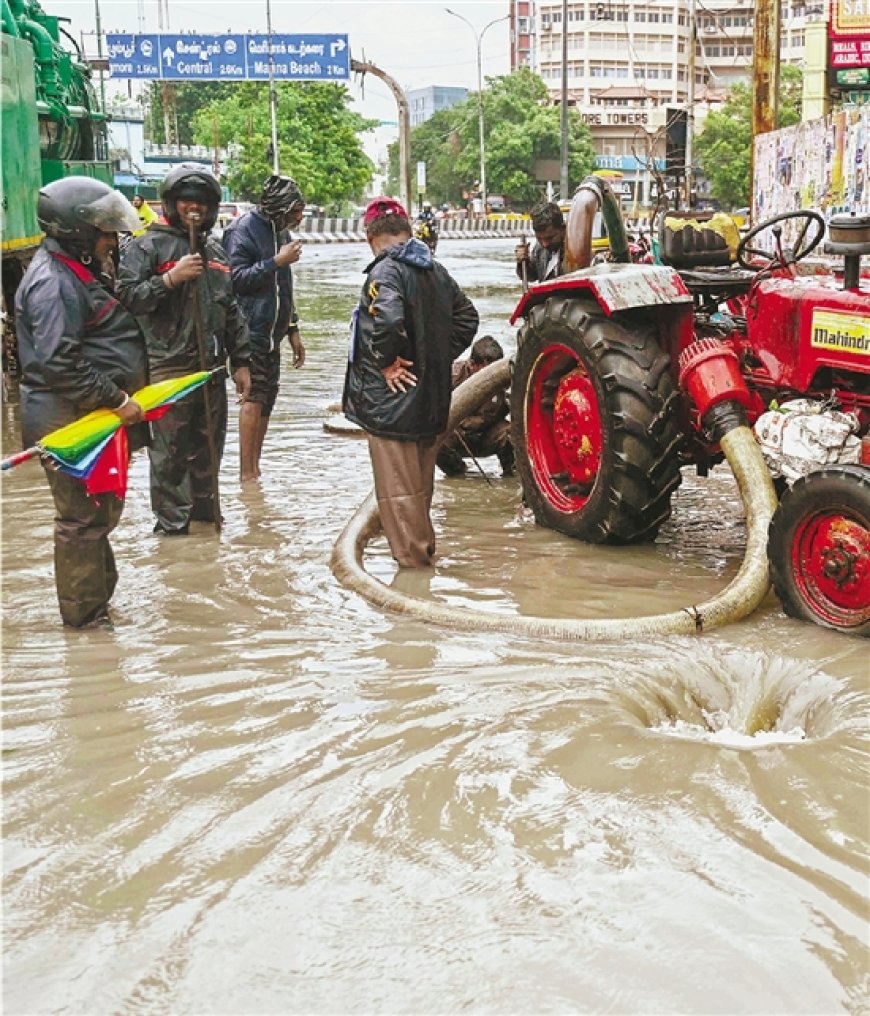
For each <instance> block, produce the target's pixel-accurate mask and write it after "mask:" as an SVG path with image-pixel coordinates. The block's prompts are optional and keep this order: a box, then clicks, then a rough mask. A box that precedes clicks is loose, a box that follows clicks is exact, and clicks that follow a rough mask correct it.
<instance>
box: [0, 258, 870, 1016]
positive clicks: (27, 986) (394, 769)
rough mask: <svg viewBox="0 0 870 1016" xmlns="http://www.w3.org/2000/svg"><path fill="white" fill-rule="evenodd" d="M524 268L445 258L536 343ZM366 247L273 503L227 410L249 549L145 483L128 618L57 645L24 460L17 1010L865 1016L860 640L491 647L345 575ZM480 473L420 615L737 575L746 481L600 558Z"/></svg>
mask: <svg viewBox="0 0 870 1016" xmlns="http://www.w3.org/2000/svg"><path fill="white" fill-rule="evenodd" d="M512 247H513V241H511V240H489V241H479V242H467V241H453V242H451V241H444V242H443V243H442V245H441V249H440V250H439V256H441V257H442V258H443V261H444V263H445V264H446V265H447V266H448V268H449V269H450V270H451V271H452V272H453V274H454V275H455V276H456V278H457V279H458V280H459V282H460V284H462V285H463V287H464V288H465V289H466V290H467V292H468V293H469V295H470V296H471V297H472V299H473V300H474V301H475V303H476V304H477V306H478V308H479V309H480V312H481V318H482V329H481V334H485V333H489V334H492V335H494V336H495V337H496V338H498V339H499V340H500V341H501V342H502V344H503V345H504V346H505V348H506V349H507V350H508V351H512V350H513V349H514V348H515V338H514V330H513V329H512V328H511V327H510V325H509V324H508V321H507V318H508V315H509V313H510V309H511V307H512V306H513V304H514V303H515V301H516V299H517V296H518V290H519V287H518V283H517V281H516V279H515V277H514V275H513V269H512ZM366 250H367V249H366V248H364V246H363V245H362V244H341V245H328V246H313V245H308V246H306V248H305V251H304V255H303V260H302V262H301V263H300V265H299V267H298V268H297V269H296V271H295V275H296V280H297V287H298V297H299V309H300V315H301V320H302V330H303V336H304V340H305V343H306V346H307V350H308V362H307V363H306V365H305V367H304V369H302V370H301V371H295V372H294V371H293V370H292V369H291V368H290V367H289V366H288V365H286V364H285V372H284V376H283V385H282V393H281V395H280V397H279V403H278V406H277V409H276V413H275V415H274V417H273V423H272V427H271V429H270V431H269V434H268V437H267V445H266V451H265V455H264V477H263V481H262V483H261V484H260V485H259V486H255V487H252V488H247V489H245V490H240V488H239V486H238V483H237V481H236V476H237V472H238V455H237V451H238V449H237V440H236V431H235V410H233V423H232V425H231V431H230V441H229V446H228V450H227V455H226V457H225V460H224V468H223V473H222V491H223V510H224V515H225V517H226V525H225V528H224V531H223V533H222V534H221V535H220V537H217V536H216V534H215V533H214V531H213V530H212V529H211V528H210V527H208V526H205V525H203V524H194V526H193V527H192V531H191V535H190V536H189V537H188V538H186V539H173V540H165V539H164V540H161V539H160V538H158V537H157V536H154V535H152V532H151V514H150V510H149V504H148V493H147V467H146V461H145V458H144V456H143V455H139V456H137V457H136V459H135V460H134V464H133V467H132V474H131V490H130V494H129V497H128V500H127V508H126V512H125V515H124V518H123V519H122V522H121V525H120V527H119V528H118V530H117V531H116V534H115V536H114V538H113V545H114V548H115V554H116V557H117V560H118V565H119V569H120V582H119V585H118V589H117V592H116V595H115V598H114V601H113V613H114V619H115V628H114V630H113V631H96V632H94V631H89V632H74V631H65V630H63V629H62V628H61V627H60V624H59V619H58V616H57V609H56V603H55V598H54V587H53V580H52V543H51V533H52V507H51V501H50V498H49V495H48V491H47V487H46V485H45V483H44V481H43V479H42V474H41V469H40V467H39V466H38V465H36V464H34V463H28V464H27V465H24V466H20V467H18V468H17V469H15V470H13V471H11V472H10V473H6V474H4V475H3V480H2V490H3V531H2V565H3V677H2V694H3V698H2V707H3V755H2V758H3V918H2V919H3V929H2V930H3V989H2V991H3V999H2V1001H3V1011H4V1012H5V1013H7V1014H24V1013H28V1014H29V1013H34V1014H49V1013H51V1014H115V1013H129V1014H137V1016H139V1014H165V1013H180V1014H187V1013H201V1014H222V1013H233V1014H236V1013H238V1014H242V1013H276V1014H277V1013H448V1012H458V1011H463V1012H472V1013H530V1014H531V1013H544V1012H547V1013H577V1012H584V1013H585V1012H589V1013H625V1014H634V1013H664V1014H672V1013H759V1014H761V1013H768V1014H769V1013H782V1014H798V1013H811V1014H829V1013H867V1012H868V1011H870V1009H868V998H870V977H868V973H870V971H868V951H867V946H868V865H867V852H866V851H867V835H868V831H870V812H868V781H867V771H868V769H867V763H868V747H870V737H868V723H867V720H868V702H870V688H868V677H870V674H868V643H867V641H866V640H861V639H857V638H851V637H847V636H843V635H838V634H836V633H832V632H828V631H825V630H823V629H821V628H817V627H813V626H811V625H806V624H802V623H799V622H796V621H791V620H789V619H787V618H786V617H784V615H783V614H782V612H781V611H780V609H779V606H778V604H777V603H776V601H775V599H774V598H773V597H772V596H769V597H768V598H767V599H766V600H765V602H764V604H763V606H762V608H761V609H760V610H759V611H758V612H757V613H756V614H755V615H754V616H752V617H751V618H749V619H747V620H745V621H743V622H741V623H739V624H735V625H733V626H731V627H727V628H724V629H721V630H719V631H716V632H713V633H710V634H707V635H704V636H703V637H700V638H697V639H694V638H687V637H686V638H683V637H680V638H660V639H652V640H647V641H639V640H635V641H630V642H625V643H618V644H582V643H580V644H578V643H560V642H556V641H535V640H531V639H528V638H521V637H518V636H514V635H507V634H505V635H494V634H476V633H462V632H456V631H447V630H441V629H438V628H435V627H430V626H427V625H425V624H423V623H421V622H415V621H412V620H407V619H403V618H400V617H398V616H391V615H389V614H385V613H383V612H381V611H379V610H377V609H375V608H373V607H370V606H369V605H368V604H367V603H366V602H365V601H363V600H362V599H360V598H359V597H358V596H356V595H355V594H353V593H350V592H348V591H346V590H344V589H342V588H341V587H340V586H339V585H338V584H337V583H336V581H335V580H334V578H333V576H332V574H331V573H330V570H329V556H330V552H331V549H332V546H333V543H334V541H335V539H336V537H337V536H338V534H339V533H340V531H341V529H342V528H343V526H344V524H345V522H346V521H347V519H348V518H349V517H350V516H351V514H352V513H353V511H354V509H355V508H356V507H357V506H358V504H359V503H360V502H361V501H362V500H363V499H364V497H365V496H366V494H367V492H368V490H369V487H370V467H369V462H368V455H367V451H366V447H365V444H364V442H363V441H362V440H360V439H359V438H357V437H353V436H341V435H338V434H334V433H330V432H328V431H327V430H326V429H324V421H326V420H327V419H328V416H329V406H330V405H331V404H332V403H334V402H335V401H336V400H337V399H338V398H339V396H340V392H341V385H342V379H343V374H344V361H345V357H346V349H347V320H348V318H349V315H350V312H351V309H352V307H353V306H354V303H355V301H356V298H357V294H358V289H359V285H360V280H361V275H360V271H361V269H362V268H363V267H364V265H365V263H366V260H367V258H366ZM3 438H4V449H6V450H12V449H13V448H15V447H17V442H18V416H17V407H16V405H15V404H14V402H7V404H5V405H4V406H3ZM483 465H484V467H485V468H486V469H487V471H488V472H489V474H490V475H491V477H492V485H491V486H490V485H489V484H487V483H486V482H485V481H484V480H483V479H482V478H481V477H480V476H479V475H475V474H474V473H473V472H472V473H470V474H469V476H468V477H467V478H465V479H450V480H447V479H445V478H443V477H441V476H440V474H439V479H438V482H437V485H436V494H435V505H434V519H435V525H436V531H437V533H438V539H439V551H440V558H439V561H438V565H437V567H436V568H435V570H434V573H433V574H432V575H430V576H423V577H420V576H414V577H413V580H411V581H410V587H411V588H410V589H409V591H412V592H413V593H414V594H415V595H418V596H424V597H429V598H432V599H434V600H437V601H441V602H444V603H448V604H450V605H453V606H459V607H467V608H474V609H484V610H489V611H493V612H497V613H502V614H506V615H510V614H534V615H538V616H543V617H548V616H551V617H572V616H576V617H581V616H586V617H610V616H618V617H630V616H633V615H637V614H648V613H653V612H655V611H659V610H661V611H664V610H671V609H676V608H678V607H681V606H683V605H685V604H688V603H696V602H700V601H701V600H703V599H704V598H707V597H709V596H710V595H712V594H714V593H715V592H716V591H717V590H719V589H720V588H722V587H723V586H724V585H725V584H726V583H727V582H728V581H729V579H730V578H731V576H732V575H733V574H734V572H735V571H736V569H737V567H738V565H739V562H740V560H741V557H742V551H743V538H744V527H743V519H742V511H741V509H740V507H739V502H738V499H737V495H736V492H735V487H734V484H733V482H732V480H731V477H730V473H729V471H728V470H727V468H717V469H716V470H715V471H714V473H713V475H712V476H711V477H709V478H707V479H705V480H702V479H699V478H697V477H695V476H694V475H693V474H689V473H688V472H687V475H686V477H685V480H684V483H683V486H682V487H681V489H680V491H679V492H678V495H677V497H676V499H675V505H674V515H673V520H672V522H671V523H670V524H669V525H668V526H667V527H666V528H665V529H664V530H663V531H662V534H661V536H660V538H659V541H658V543H656V544H655V545H653V546H650V547H643V548H613V549H605V548H600V547H589V546H584V545H583V544H580V543H577V542H575V541H572V540H570V539H568V538H566V537H562V536H559V535H556V534H554V533H551V532H548V531H545V530H543V529H540V528H538V527H536V526H535V525H534V524H533V523H531V522H529V521H527V520H525V519H523V518H522V517H521V515H520V514H518V506H519V488H518V484H517V482H516V480H513V479H502V478H501V477H500V476H499V475H498V468H497V461H496V460H495V459H489V460H485V461H484V463H483ZM366 559H367V566H368V568H369V570H370V571H371V572H373V573H374V574H375V575H377V576H378V577H379V578H381V579H382V580H383V581H385V582H387V583H390V582H392V581H393V574H394V568H393V565H392V562H391V559H390V558H389V555H388V553H387V551H386V545H385V543H384V542H383V540H382V539H380V540H377V541H376V542H375V543H373V544H372V546H371V548H370V550H369V552H368V554H367V556H366Z"/></svg>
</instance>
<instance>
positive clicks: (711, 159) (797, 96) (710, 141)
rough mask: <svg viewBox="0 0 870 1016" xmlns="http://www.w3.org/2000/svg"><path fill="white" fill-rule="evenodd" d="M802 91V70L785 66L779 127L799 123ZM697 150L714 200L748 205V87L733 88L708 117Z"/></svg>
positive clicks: (782, 72)
mask: <svg viewBox="0 0 870 1016" xmlns="http://www.w3.org/2000/svg"><path fill="white" fill-rule="evenodd" d="M802 92H803V73H802V71H801V70H800V68H798V67H794V66H791V65H788V64H786V65H784V66H783V67H782V68H781V69H780V92H779V116H778V120H777V126H778V127H790V126H791V125H792V124H795V123H799V122H800V118H801V96H802ZM695 149H696V152H697V156H698V162H699V164H700V166H701V169H702V170H703V172H704V175H705V176H706V177H707V178H708V179H709V181H710V185H711V193H712V197H714V198H715V199H716V200H717V201H720V202H721V203H722V204H723V205H725V206H726V207H730V208H737V207H740V206H741V205H747V204H749V196H750V193H751V189H752V188H751V181H750V179H749V171H750V154H751V150H752V91H751V89H750V87H749V86H748V85H746V84H743V83H738V84H736V85H734V86H733V88H732V89H731V91H730V92H729V93H728V98H727V100H726V102H725V105H724V106H723V107H722V109H721V110H718V111H717V112H715V113H711V114H710V115H709V116H708V117H707V122H706V123H705V124H704V130H703V131H702V132H701V134H699V135H698V137H697V138H696V139H695Z"/></svg>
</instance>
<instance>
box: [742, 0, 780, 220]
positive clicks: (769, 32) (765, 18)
mask: <svg viewBox="0 0 870 1016" xmlns="http://www.w3.org/2000/svg"><path fill="white" fill-rule="evenodd" d="M779 27H780V14H779V0H756V3H755V32H754V39H753V42H754V46H753V50H754V53H753V58H752V86H753V87H752V147H751V148H750V150H749V188H750V191H749V205H750V209H751V210H752V211H754V209H755V139H756V138H757V137H758V135H759V134H767V133H769V132H770V131H773V130H776V122H777V119H778V116H777V115H778V113H779Z"/></svg>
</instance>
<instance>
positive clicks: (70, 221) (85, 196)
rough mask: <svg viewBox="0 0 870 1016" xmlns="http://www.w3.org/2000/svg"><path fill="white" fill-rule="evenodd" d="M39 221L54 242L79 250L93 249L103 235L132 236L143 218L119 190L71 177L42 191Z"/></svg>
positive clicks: (38, 211)
mask: <svg viewBox="0 0 870 1016" xmlns="http://www.w3.org/2000/svg"><path fill="white" fill-rule="evenodd" d="M36 218H37V220H38V222H39V225H40V228H41V229H42V231H43V232H44V233H45V234H46V236H50V237H51V238H52V239H54V240H57V241H59V242H60V243H61V244H63V245H64V246H68V247H75V248H76V249H77V250H88V249H92V248H93V244H94V242H95V241H96V240H97V239H98V238H99V236H100V234H101V233H132V232H133V230H134V229H139V228H141V223H140V222H139V216H138V215H137V214H136V212H135V210H134V209H133V206H132V205H131V204H130V202H129V201H128V200H127V199H126V198H125V197H124V195H123V194H121V193H120V192H119V191H116V190H113V189H112V188H111V187H110V186H109V185H108V184H106V183H103V182H102V181H101V180H94V179H93V178H92V177H89V176H68V177H65V178H64V179H63V180H55V181H53V182H52V183H49V184H46V185H45V187H43V188H42V189H41V190H40V191H39V196H38V198H37V203H36Z"/></svg>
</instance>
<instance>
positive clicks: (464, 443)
mask: <svg viewBox="0 0 870 1016" xmlns="http://www.w3.org/2000/svg"><path fill="white" fill-rule="evenodd" d="M453 433H454V434H455V435H456V436H457V437H458V438H459V443H460V444H461V445H462V447H463V448H464V449H465V454H466V455H467V456H468V457H469V458H470V459H471V461H472V462H473V463H474V464H475V465H476V466H477V468H478V469H479V470H480V475H481V476H482V477H483V478H484V480H486V482H487V483H488V484H489V485H490V487H492V486H494V484H493V482H492V480H490V478H489V476H487V474H486V472H485V471H484V468H483V466H482V465H481V464H480V463H479V462H478V461H477V458H476V456H475V454H474V452H473V451H472V450H471V449H470V448H469V447H468V442H467V441H466V440H465V438H464V437H463V436H462V435H461V434H460V433H459V431H458V430H454V431H453Z"/></svg>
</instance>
